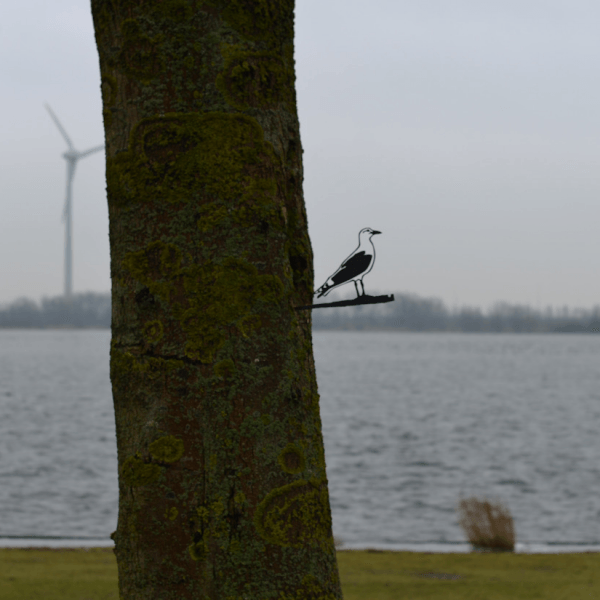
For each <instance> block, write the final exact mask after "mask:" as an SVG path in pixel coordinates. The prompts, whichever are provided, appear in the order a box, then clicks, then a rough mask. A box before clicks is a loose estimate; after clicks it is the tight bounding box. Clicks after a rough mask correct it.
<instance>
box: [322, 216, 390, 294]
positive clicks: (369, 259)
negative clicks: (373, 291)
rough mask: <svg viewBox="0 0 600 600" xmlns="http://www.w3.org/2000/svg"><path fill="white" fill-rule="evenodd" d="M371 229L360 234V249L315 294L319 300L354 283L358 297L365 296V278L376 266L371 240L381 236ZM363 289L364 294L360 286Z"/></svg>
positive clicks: (366, 229) (363, 230) (366, 228)
mask: <svg viewBox="0 0 600 600" xmlns="http://www.w3.org/2000/svg"><path fill="white" fill-rule="evenodd" d="M380 233H381V231H375V230H374V229H371V228H370V227H365V228H364V229H362V230H361V231H360V232H359V234H358V248H356V250H355V251H354V252H353V253H352V254H351V255H350V256H349V257H348V258H347V259H346V260H345V261H344V262H343V263H342V264H341V265H340V268H339V269H338V270H337V271H336V272H335V273H334V274H333V275H331V277H329V278H328V279H327V281H326V282H325V283H324V284H323V285H322V286H321V287H320V288H319V289H318V290H317V291H316V292H315V294H316V296H317V298H321V296H327V294H329V292H330V291H331V290H332V289H334V288H336V287H338V286H340V285H343V284H344V283H349V282H350V281H353V282H354V288H355V289H356V296H357V297H360V296H364V295H365V286H364V283H363V277H364V276H365V275H366V274H367V273H369V272H370V271H371V269H372V268H373V265H374V264H375V246H374V245H373V241H372V240H371V238H372V237H373V236H374V235H378V234H380ZM359 283H360V287H361V288H362V294H361V292H360V290H359V286H358V284H359Z"/></svg>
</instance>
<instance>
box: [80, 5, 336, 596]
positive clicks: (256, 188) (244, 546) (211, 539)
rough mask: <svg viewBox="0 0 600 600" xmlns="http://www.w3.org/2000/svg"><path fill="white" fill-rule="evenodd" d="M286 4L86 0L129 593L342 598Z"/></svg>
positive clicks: (121, 551)
mask: <svg viewBox="0 0 600 600" xmlns="http://www.w3.org/2000/svg"><path fill="white" fill-rule="evenodd" d="M293 10H294V2H293V0H204V1H201V0H92V12H93V16H94V27H95V33H96V42H97V46H98V52H99V56H100V69H101V74H102V93H103V102H104V127H105V133H106V156H107V159H106V161H107V162H106V179H107V194H108V204H109V217H110V247H111V276H112V307H113V308H112V311H113V314H112V346H111V380H112V387H113V396H114V404H115V415H116V424H117V447H118V456H119V520H118V526H117V531H116V532H115V533H114V534H113V537H114V540H115V552H116V555H117V560H118V566H119V586H120V591H121V597H122V598H123V599H125V600H134V599H140V600H141V599H143V600H151V599H159V598H160V600H168V599H176V600H184V599H188V598H190V599H191V598H194V599H195V600H197V599H222V600H225V599H236V600H237V599H242V598H244V599H253V600H254V599H256V600H266V599H268V598H278V599H281V600H284V599H289V600H291V599H292V598H293V599H294V600H299V599H303V600H305V599H315V600H316V599H319V600H322V599H336V598H341V591H340V585H339V579H338V572H337V565H336V558H335V549H334V545H333V537H332V532H331V514H330V508H329V497H328V491H327V479H326V474H325V459H324V451H323V441H322V435H321V421H320V415H319V397H318V393H317V384H316V378H315V369H314V361H313V354H312V341H311V322H310V317H309V315H308V313H307V312H302V313H300V312H296V311H294V307H295V306H299V305H305V304H310V302H311V298H312V291H313V270H312V251H311V246H310V240H309V238H308V230H307V221H306V212H305V207H304V200H303V196H302V150H301V146H300V135H299V125H298V117H297V111H296V97H295V89H294V79H295V76H294V59H293Z"/></svg>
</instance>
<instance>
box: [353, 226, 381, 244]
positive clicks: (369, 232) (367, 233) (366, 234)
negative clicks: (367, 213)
mask: <svg viewBox="0 0 600 600" xmlns="http://www.w3.org/2000/svg"><path fill="white" fill-rule="evenodd" d="M379 233H381V231H377V230H375V229H371V228H370V227H365V228H364V229H361V230H360V232H359V234H358V239H359V241H360V240H361V239H364V238H368V239H371V237H373V236H374V235H377V234H379Z"/></svg>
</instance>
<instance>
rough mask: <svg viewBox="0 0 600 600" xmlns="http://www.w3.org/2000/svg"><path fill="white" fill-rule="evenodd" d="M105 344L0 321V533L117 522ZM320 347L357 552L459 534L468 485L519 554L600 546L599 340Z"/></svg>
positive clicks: (333, 335)
mask: <svg viewBox="0 0 600 600" xmlns="http://www.w3.org/2000/svg"><path fill="white" fill-rule="evenodd" d="M109 342H110V333H109V332H108V331H101V330H100V331H89V330H87V331H25V330H12V331H11V330H0V537H2V536H13V537H29V538H35V537H44V536H56V537H61V538H69V537H72V538H81V537H84V538H85V537H88V538H99V539H104V540H107V539H108V536H109V534H110V533H111V532H112V531H113V530H114V529H115V527H116V518H117V495H118V492H117V477H116V471H117V462H116V449H115V428H114V417H113V412H112V400H111V391H110V382H109V377H108V350H109ZM314 346H315V357H316V361H317V374H318V381H319V387H320V393H321V411H322V417H323V431H324V437H325V449H326V457H327V468H328V476H329V490H330V495H331V505H332V513H333V522H334V532H335V535H336V537H338V538H340V539H341V540H342V541H343V542H344V543H345V544H346V546H348V547H381V548H385V547H389V548H399V547H410V545H411V544H412V545H413V546H415V547H419V545H421V547H422V545H423V544H427V543H429V544H435V547H436V548H438V546H439V547H443V546H444V545H446V546H448V547H449V546H450V545H452V544H453V543H456V542H461V541H463V540H464V536H463V534H462V531H461V529H460V527H459V525H458V520H457V514H456V506H457V503H458V501H459V499H460V497H461V495H462V496H470V495H485V496H488V497H490V498H492V499H499V500H501V501H503V502H505V504H506V505H507V506H508V507H509V509H510V511H511V513H512V514H513V516H514V519H515V529H516V533H517V538H518V541H519V542H520V545H521V547H522V548H527V547H530V548H531V547H534V546H535V547H537V548H540V547H541V546H540V544H555V545H556V544H566V543H574V544H590V545H596V544H600V439H599V436H598V432H599V424H600V336H591V335H590V336H586V335H518V334H514V335H512V334H505V335H477V334H414V333H400V332H359V333H357V332H343V331H340V332H334V331H317V332H315V334H314ZM60 543H61V544H62V545H64V544H65V543H67V542H66V541H65V540H63V541H61V542H60ZM71 543H76V542H71ZM548 547H552V546H548ZM554 547H556V546H554Z"/></svg>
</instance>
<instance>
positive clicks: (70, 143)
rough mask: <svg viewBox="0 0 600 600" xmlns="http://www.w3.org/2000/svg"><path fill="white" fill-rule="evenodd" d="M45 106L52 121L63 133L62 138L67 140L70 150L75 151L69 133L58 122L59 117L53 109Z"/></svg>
mask: <svg viewBox="0 0 600 600" xmlns="http://www.w3.org/2000/svg"><path fill="white" fill-rule="evenodd" d="M44 106H45V107H46V110H47V111H48V113H50V116H51V117H52V120H53V121H54V123H55V124H56V126H57V127H58V130H59V131H60V132H61V133H62V136H63V137H64V138H65V141H66V142H67V144H68V145H69V150H72V149H73V142H72V141H71V138H70V137H69V136H68V135H67V132H66V131H65V129H64V127H63V126H62V125H61V124H60V121H59V120H58V117H57V116H56V115H55V114H54V112H53V111H52V109H51V108H50V107H49V106H48V105H47V104H44Z"/></svg>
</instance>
